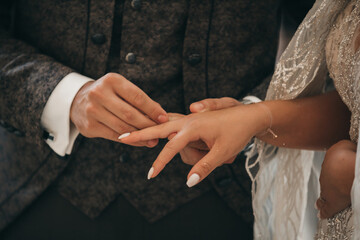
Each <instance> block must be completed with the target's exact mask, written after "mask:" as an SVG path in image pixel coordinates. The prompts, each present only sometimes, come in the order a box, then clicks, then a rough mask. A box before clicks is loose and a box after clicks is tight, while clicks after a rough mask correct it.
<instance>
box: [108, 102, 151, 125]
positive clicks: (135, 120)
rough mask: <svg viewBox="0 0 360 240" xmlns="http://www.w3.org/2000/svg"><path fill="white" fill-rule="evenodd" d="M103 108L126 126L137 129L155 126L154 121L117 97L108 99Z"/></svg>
mask: <svg viewBox="0 0 360 240" xmlns="http://www.w3.org/2000/svg"><path fill="white" fill-rule="evenodd" d="M104 107H105V108H106V109H107V110H108V111H109V112H111V113H112V114H114V115H115V116H117V117H118V118H119V119H121V120H122V121H124V122H125V123H127V124H128V125H131V126H133V127H135V128H137V129H143V128H147V127H151V126H154V125H156V123H155V122H154V121H152V120H151V119H149V118H148V117H146V116H145V115H144V114H143V113H141V112H139V110H137V109H136V108H134V107H133V106H131V105H130V104H128V103H127V102H124V101H123V100H122V99H120V98H118V97H116V98H110V97H109V99H108V100H107V101H105V102H104Z"/></svg>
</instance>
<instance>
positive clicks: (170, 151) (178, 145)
mask: <svg viewBox="0 0 360 240" xmlns="http://www.w3.org/2000/svg"><path fill="white" fill-rule="evenodd" d="M188 142H189V136H186V135H185V134H177V135H176V136H175V137H174V138H173V139H172V140H171V141H169V142H168V143H167V144H166V145H165V146H164V148H163V150H162V151H161V152H160V154H159V156H158V157H157V158H156V160H155V161H154V163H153V165H152V168H151V170H150V173H151V174H149V175H148V178H154V177H156V176H157V175H158V174H159V173H160V172H161V171H162V170H163V169H164V167H165V166H166V164H168V163H169V162H170V161H171V159H173V158H174V157H175V155H176V154H178V153H179V152H180V151H181V150H182V149H183V148H185V147H186V145H187V144H188Z"/></svg>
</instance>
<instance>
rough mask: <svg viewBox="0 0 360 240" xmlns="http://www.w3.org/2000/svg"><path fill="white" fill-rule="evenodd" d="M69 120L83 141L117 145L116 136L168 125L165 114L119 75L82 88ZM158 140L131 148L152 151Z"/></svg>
mask: <svg viewBox="0 0 360 240" xmlns="http://www.w3.org/2000/svg"><path fill="white" fill-rule="evenodd" d="M70 119H71V121H72V122H73V123H74V125H75V126H76V128H77V129H78V130H79V131H80V133H81V134H82V135H84V136H85V137H90V138H94V137H101V138H106V139H109V140H113V141H118V137H119V135H121V134H123V133H127V132H132V131H135V130H138V129H143V128H146V127H150V126H154V125H156V124H158V123H163V122H166V121H168V116H167V113H166V112H165V110H164V109H162V107H161V106H160V104H158V103H157V102H155V101H153V100H152V99H151V98H150V97H149V96H147V95H146V94H145V93H144V92H143V91H142V90H141V89H140V88H138V87H137V86H135V85H134V84H133V83H131V82H130V81H128V80H127V79H125V78H124V77H123V76H121V75H120V74H116V73H108V74H106V75H105V76H103V77H101V78H100V79H98V80H97V81H95V82H89V83H87V84H85V85H84V86H83V87H82V88H81V89H80V90H79V92H78V93H77V95H76V96H75V98H74V100H73V103H72V106H71V110H70ZM157 142H158V140H151V141H148V142H139V143H136V144H133V145H136V146H148V147H154V146H155V145H157Z"/></svg>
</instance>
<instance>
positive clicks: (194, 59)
mask: <svg viewBox="0 0 360 240" xmlns="http://www.w3.org/2000/svg"><path fill="white" fill-rule="evenodd" d="M199 62H201V55H200V54H199V53H193V54H190V55H189V57H188V63H189V64H190V65H192V66H195V65H196V64H198V63H199Z"/></svg>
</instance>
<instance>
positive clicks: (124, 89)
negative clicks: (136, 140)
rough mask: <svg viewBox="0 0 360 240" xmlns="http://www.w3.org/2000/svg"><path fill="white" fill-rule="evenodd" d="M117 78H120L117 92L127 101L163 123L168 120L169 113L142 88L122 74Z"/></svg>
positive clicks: (116, 83)
mask: <svg viewBox="0 0 360 240" xmlns="http://www.w3.org/2000/svg"><path fill="white" fill-rule="evenodd" d="M116 78H117V80H118V81H116V82H115V85H114V86H115V91H116V94H118V95H119V96H120V97H121V98H123V99H124V100H125V101H127V102H128V103H129V104H130V105H132V106H134V107H135V108H137V109H138V110H140V111H141V112H143V113H144V114H146V115H147V116H149V117H150V119H152V120H153V121H155V122H157V123H163V122H166V121H167V120H168V117H167V113H166V112H165V110H164V109H162V107H161V106H160V104H158V103H157V102H155V101H154V100H152V99H151V98H150V97H149V96H148V95H146V93H144V92H143V91H142V90H141V89H140V88H138V87H137V86H135V85H134V84H133V83H131V82H130V81H128V80H126V79H125V78H124V77H122V76H121V75H117V76H116Z"/></svg>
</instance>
